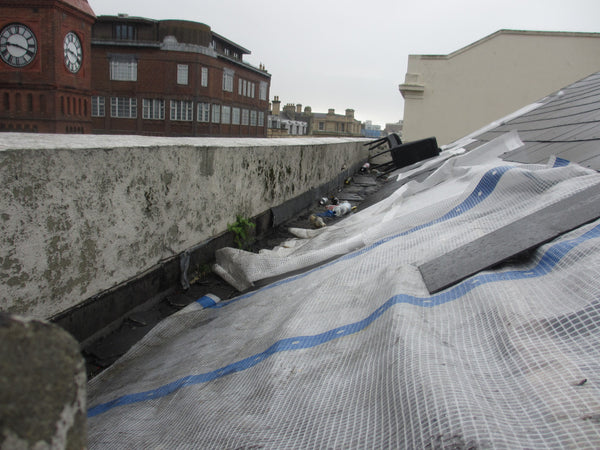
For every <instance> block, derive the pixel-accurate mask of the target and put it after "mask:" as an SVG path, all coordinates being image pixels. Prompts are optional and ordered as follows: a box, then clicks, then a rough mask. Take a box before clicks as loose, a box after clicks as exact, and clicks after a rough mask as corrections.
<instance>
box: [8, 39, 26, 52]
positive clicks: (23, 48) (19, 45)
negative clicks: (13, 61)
mask: <svg viewBox="0 0 600 450" xmlns="http://www.w3.org/2000/svg"><path fill="white" fill-rule="evenodd" d="M6 46H7V47H11V46H12V47H17V48H20V49H21V50H25V51H27V50H28V47H25V46H23V45H21V44H16V43H14V42H10V41H8V42H7V43H6Z"/></svg>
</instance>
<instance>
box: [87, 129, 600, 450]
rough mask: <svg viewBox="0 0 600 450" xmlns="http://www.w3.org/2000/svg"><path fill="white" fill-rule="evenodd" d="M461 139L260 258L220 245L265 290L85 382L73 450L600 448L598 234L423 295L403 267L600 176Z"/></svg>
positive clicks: (582, 234) (173, 323) (238, 279)
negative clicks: (83, 427)
mask: <svg viewBox="0 0 600 450" xmlns="http://www.w3.org/2000/svg"><path fill="white" fill-rule="evenodd" d="M475 141H476V139H474V140H471V143H472V142H475ZM478 144H479V145H476V146H474V147H476V148H474V149H471V150H470V151H466V152H465V151H464V146H463V145H459V144H457V145H455V146H449V147H446V148H444V149H442V151H441V153H440V154H439V155H438V156H435V157H434V158H433V159H430V160H428V161H426V162H425V163H422V164H418V165H416V166H409V167H407V168H405V170H403V172H402V175H399V176H397V179H398V186H399V187H398V189H397V190H396V191H394V192H393V193H392V194H391V195H389V196H388V197H387V198H385V199H384V200H382V201H380V202H378V203H376V204H374V205H372V206H370V207H368V208H366V209H363V210H360V211H357V212H356V213H353V214H349V215H347V216H345V218H344V219H343V220H340V221H338V222H335V223H334V224H332V225H327V226H326V227H322V228H317V229H296V230H295V235H296V236H297V238H295V239H292V240H289V241H287V242H285V243H284V244H282V245H280V246H278V247H276V248H274V249H272V250H267V251H262V252H260V253H249V252H244V251H242V250H237V249H224V250H223V251H221V252H220V253H219V255H218V260H217V266H218V267H217V270H218V271H219V272H220V273H221V274H222V275H223V276H224V277H226V278H227V279H228V280H229V281H230V282H231V283H232V284H234V285H236V286H238V288H239V289H246V288H248V287H252V286H253V285H254V284H256V283H257V282H258V281H260V280H264V279H278V281H275V282H273V283H270V284H268V285H266V286H264V287H262V288H260V289H257V290H254V291H251V292H248V293H245V294H242V295H240V296H238V297H235V298H234V299H232V300H228V301H219V299H218V298H216V297H215V296H210V297H203V298H202V299H199V300H198V302H196V303H194V304H192V305H190V306H188V307H186V308H185V309H183V310H181V311H179V312H178V313H176V314H174V315H173V316H170V317H168V318H166V319H164V320H163V321H162V322H161V323H160V324H158V325H157V326H156V327H155V328H154V329H153V330H152V331H151V332H150V333H149V334H147V335H146V336H145V337H144V338H143V339H142V340H141V341H140V342H139V343H138V344H136V345H135V346H134V347H133V348H132V349H131V350H130V351H129V352H128V353H127V354H126V355H125V356H124V357H122V358H121V359H120V360H119V361H117V362H116V363H115V364H114V365H112V366H111V367H110V368H108V369H107V370H105V371H104V372H102V373H101V374H100V375H98V376H97V377H96V378H94V379H93V380H91V382H90V384H89V401H88V408H89V409H88V433H89V447H90V448H129V447H133V448H219V449H221V448H253V447H254V448H277V449H279V448H315V447H319V448H321V447H325V448H364V447H385V448H425V447H432V448H444V447H451V448H463V447H465V448H471V447H472V448H476V447H494V448H511V449H512V448H547V447H560V448H564V447H577V448H579V447H589V448H598V447H600V425H599V423H600V418H599V417H600V389H599V386H600V379H599V378H598V375H597V374H598V373H600V345H599V344H600V327H599V326H598V324H599V323H600V301H599V299H600V277H598V273H600V220H597V219H595V220H591V219H589V218H588V219H587V223H584V224H581V225H577V226H576V227H575V228H574V229H572V230H571V231H567V232H561V233H560V234H559V235H558V236H556V237H554V238H552V239H551V240H550V241H548V242H545V243H543V244H541V245H539V246H536V247H534V248H530V249H528V251H527V252H525V253H518V254H517V255H516V256H514V257H512V258H511V259H509V260H508V261H504V262H503V263H502V264H496V265H494V266H492V267H490V268H488V269H485V270H481V271H478V272H476V273H475V274H474V275H470V276H467V278H464V279H460V280H458V281H456V282H454V283H453V284H451V285H450V286H448V287H446V288H444V289H442V290H440V291H439V292H436V293H430V291H429V290H428V288H427V286H426V284H425V281H424V278H423V276H422V274H421V271H420V270H419V266H420V265H423V264H424V263H426V262H427V261H431V260H435V259H436V258H439V257H441V256H443V255H446V254H450V252H452V251H453V250H455V249H459V248H461V247H463V246H465V245H468V244H469V243H473V242H477V239H479V238H480V237H482V236H486V235H489V234H490V233H494V231H495V230H499V229H502V228H503V227H506V226H510V225H511V224H514V223H519V221H520V220H521V219H523V218H527V217H532V216H535V214H536V213H537V212H543V211H547V210H548V208H552V206H553V205H557V204H558V205H560V204H565V203H566V204H568V202H569V199H576V198H577V196H578V194H579V193H581V192H585V191H586V190H590V189H591V190H594V189H597V188H598V187H599V186H600V174H598V173H597V172H596V171H595V170H592V169H590V168H587V167H584V166H582V165H580V164H577V163H574V162H570V161H567V160H565V159H563V158H557V157H553V156H551V157H549V158H547V159H546V161H544V162H543V163H535V164H523V163H520V162H517V161H505V160H502V159H501V158H502V157H503V156H505V155H507V154H511V152H513V153H512V154H515V153H514V152H517V151H518V150H519V149H521V148H523V146H524V143H523V142H522V140H521V138H520V133H517V132H516V131H514V130H512V131H510V130H507V131H506V132H505V133H501V134H498V135H497V136H495V137H494V139H492V140H490V141H486V142H478ZM425 166H426V167H427V168H426V169H425V168H424V167H425ZM424 170H425V171H426V172H424ZM423 173H427V174H428V176H427V177H426V178H425V179H424V181H421V182H418V181H416V180H415V179H413V178H412V177H413V176H416V174H419V175H421V174H423ZM395 176H396V175H395ZM409 180H412V181H409ZM406 181H408V182H406ZM559 217H560V216H559ZM553 220H560V219H553ZM589 220H591V221H589ZM516 237H517V236H515V238H516ZM477 251H478V252H480V253H485V252H486V248H478V249H477ZM461 263H462V261H461V260H456V261H451V262H450V263H449V264H454V265H457V266H460V265H461ZM434 276H435V274H434Z"/></svg>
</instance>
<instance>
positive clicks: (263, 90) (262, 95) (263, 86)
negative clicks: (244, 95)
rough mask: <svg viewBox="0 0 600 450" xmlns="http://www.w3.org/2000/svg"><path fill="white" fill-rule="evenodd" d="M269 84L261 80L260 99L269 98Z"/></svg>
mask: <svg viewBox="0 0 600 450" xmlns="http://www.w3.org/2000/svg"><path fill="white" fill-rule="evenodd" d="M268 86H269V85H268V84H267V83H266V82H265V81H261V82H260V86H259V88H258V98H259V99H260V100H266V99H267V87H268Z"/></svg>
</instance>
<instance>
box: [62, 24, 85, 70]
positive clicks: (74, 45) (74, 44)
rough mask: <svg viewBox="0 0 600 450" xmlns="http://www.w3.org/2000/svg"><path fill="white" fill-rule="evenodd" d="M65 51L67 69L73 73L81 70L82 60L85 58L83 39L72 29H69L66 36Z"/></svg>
mask: <svg viewBox="0 0 600 450" xmlns="http://www.w3.org/2000/svg"><path fill="white" fill-rule="evenodd" d="M63 51H64V55H65V66H66V67H67V69H69V71H70V72H72V73H77V72H79V69H81V61H82V60H83V52H82V50H81V41H80V40H79V38H78V37H77V35H76V34H75V33H73V32H72V31H69V32H68V33H67V34H66V36H65V40H64V43H63Z"/></svg>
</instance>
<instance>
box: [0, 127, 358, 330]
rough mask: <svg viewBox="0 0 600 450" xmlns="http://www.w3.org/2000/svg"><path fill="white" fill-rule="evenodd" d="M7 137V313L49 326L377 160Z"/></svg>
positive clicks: (128, 140) (275, 144)
mask: <svg viewBox="0 0 600 450" xmlns="http://www.w3.org/2000/svg"><path fill="white" fill-rule="evenodd" d="M2 138H3V139H2V142H0V211H1V213H0V286H1V287H2V290H3V291H4V295H3V298H2V299H1V300H0V301H1V302H2V303H0V310H4V311H8V312H10V313H14V314H22V315H27V316H29V317H35V318H41V319H45V318H49V317H53V316H55V315H56V314H59V313H61V312H63V311H65V310H67V309H69V308H72V307H75V306H77V305H78V304H80V303H81V302H82V301H84V300H87V299H90V298H92V297H94V296H96V295H99V294H100V293H102V292H105V291H106V290H108V289H112V288H114V287H115V286H117V285H120V284H122V283H125V282H127V281H128V280H131V279H133V278H135V277H137V276H139V275H140V274H143V273H144V272H146V271H148V270H150V269H151V268H153V267H156V266H157V265H158V264H160V262H161V261H164V260H166V259H168V258H172V257H174V256H176V255H178V254H180V253H181V252H183V251H185V250H187V249H189V248H192V247H194V246H197V245H199V244H200V243H202V242H204V241H206V240H207V239H210V238H212V237H214V236H217V235H219V234H220V233H222V232H224V231H225V230H226V229H227V224H228V223H233V222H235V220H236V216H237V215H241V216H244V217H254V216H256V215H258V214H261V213H262V212H264V211H268V210H269V208H271V207H273V206H276V205H279V204H282V203H283V202H285V201H287V200H289V199H291V198H294V197H296V196H298V195H299V194H301V193H303V192H306V191H308V190H310V189H311V188H314V187H316V186H319V185H320V184H322V183H323V182H325V181H327V180H330V179H332V178H334V177H335V176H336V175H337V174H339V173H340V172H341V171H342V170H343V169H344V168H346V167H350V166H352V165H354V164H356V163H358V162H360V161H361V160H365V159H366V158H367V156H368V150H367V148H366V147H364V146H363V143H364V140H361V139H343V138H299V139H216V138H151V137H144V136H89V135H82V136H68V135H29V134H18V133H3V136H2ZM40 293H44V295H43V296H40Z"/></svg>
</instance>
